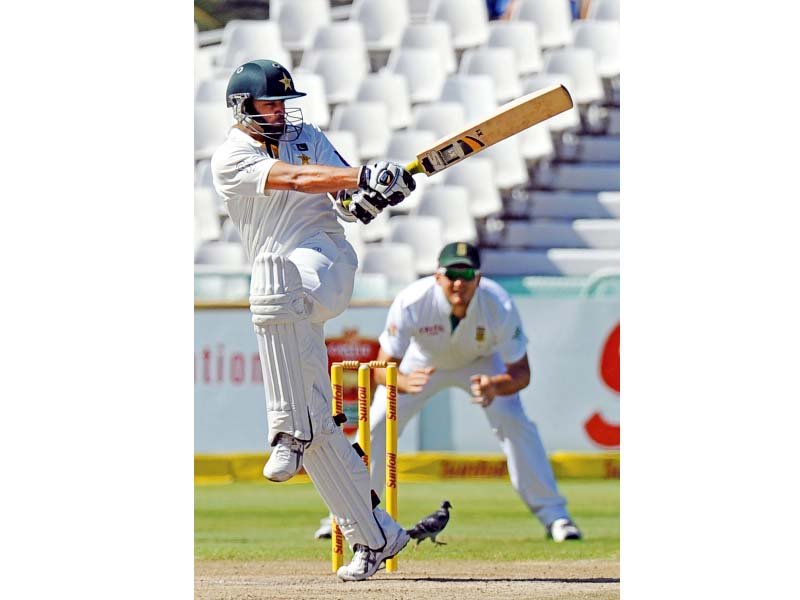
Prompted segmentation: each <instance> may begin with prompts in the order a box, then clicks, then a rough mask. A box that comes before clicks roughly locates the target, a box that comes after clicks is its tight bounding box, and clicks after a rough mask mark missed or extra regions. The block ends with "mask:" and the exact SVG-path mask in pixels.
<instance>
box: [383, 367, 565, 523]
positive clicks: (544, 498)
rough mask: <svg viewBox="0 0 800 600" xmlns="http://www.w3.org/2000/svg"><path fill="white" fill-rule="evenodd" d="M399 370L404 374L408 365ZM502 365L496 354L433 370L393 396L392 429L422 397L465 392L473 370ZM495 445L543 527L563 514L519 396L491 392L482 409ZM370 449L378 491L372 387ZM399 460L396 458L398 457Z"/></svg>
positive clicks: (467, 405)
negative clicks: (418, 386) (418, 387)
mask: <svg viewBox="0 0 800 600" xmlns="http://www.w3.org/2000/svg"><path fill="white" fill-rule="evenodd" d="M404 366H405V365H403V364H402V363H401V365H400V370H401V371H402V372H404V373H406V372H409V371H410V370H411V369H408V371H407V370H406V369H404V368H403V367H404ZM505 370H506V369H505V365H504V364H503V361H502V360H501V359H500V357H499V355H497V354H495V355H493V356H489V357H485V358H483V359H480V360H477V361H475V362H473V363H471V364H469V365H467V366H466V367H462V368H461V369H455V370H441V369H437V370H436V371H434V372H433V374H432V375H431V376H430V381H428V383H427V384H426V385H425V388H424V389H423V390H422V392H420V393H418V394H398V395H397V431H398V435H399V434H400V433H402V431H403V429H404V428H405V426H406V424H407V423H408V422H409V421H410V420H411V418H412V417H413V416H414V415H416V414H417V413H418V412H420V411H421V410H422V408H423V407H424V406H425V404H426V403H427V402H428V400H429V399H430V398H431V397H432V396H434V395H435V394H437V393H438V392H440V391H442V390H444V389H446V388H452V387H455V388H460V389H462V390H464V391H465V392H467V393H468V394H469V393H470V389H469V386H470V377H471V376H472V375H477V374H487V375H497V374H500V373H505ZM464 403H465V405H464V406H460V407H459V408H458V409H457V410H476V409H479V408H480V407H478V406H477V405H474V404H471V403H469V400H468V399H465V400H464ZM483 411H484V414H485V415H486V418H487V419H488V421H489V426H490V427H491V428H492V431H493V432H494V434H495V436H497V439H498V440H499V441H500V447H501V448H502V449H503V453H504V454H505V455H506V460H507V463H508V474H509V477H510V479H511V485H512V486H513V487H514V489H515V490H516V491H517V493H518V494H519V496H520V498H522V501H523V502H524V503H525V504H526V505H527V506H528V508H530V510H531V512H532V513H533V514H534V515H536V517H537V518H538V519H539V520H540V521H541V522H542V525H544V526H545V527H547V526H549V525H550V524H551V523H552V522H553V521H555V520H556V519H560V518H569V514H568V513H567V509H566V500H565V499H564V497H563V496H561V495H559V493H558V488H557V486H556V481H555V477H554V476H553V470H552V468H551V467H550V461H549V460H548V458H547V453H546V452H545V450H544V447H543V446H542V440H541V439H540V438H539V431H538V430H537V428H536V425H535V424H534V423H533V422H532V421H531V420H530V419H529V418H528V416H527V415H526V414H525V411H524V409H523V408H522V403H521V402H520V398H519V394H512V395H510V396H496V397H495V399H494V401H493V402H492V403H491V404H490V405H489V406H487V407H486V408H483ZM369 418H370V432H371V442H370V445H371V448H372V453H371V456H370V466H371V468H372V474H371V482H372V489H374V490H375V491H376V492H377V493H378V494H379V495H383V492H384V485H385V478H386V456H385V454H384V452H383V449H384V448H385V447H386V388H385V387H384V386H382V385H379V386H377V388H376V390H375V397H374V398H373V401H372V408H371V409H370V416H369ZM399 460H402V458H400V459H399Z"/></svg>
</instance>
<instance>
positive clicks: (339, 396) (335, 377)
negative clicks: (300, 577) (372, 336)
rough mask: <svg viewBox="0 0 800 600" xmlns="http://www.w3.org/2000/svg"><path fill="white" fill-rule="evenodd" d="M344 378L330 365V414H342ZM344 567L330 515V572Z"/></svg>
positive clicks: (341, 538) (339, 533) (338, 534)
mask: <svg viewBox="0 0 800 600" xmlns="http://www.w3.org/2000/svg"><path fill="white" fill-rule="evenodd" d="M343 384H344V377H343V369H342V365H341V363H333V364H332V365H331V391H332V392H333V401H332V402H331V413H333V414H334V415H338V414H340V413H343V412H344V387H343ZM342 565H344V536H343V535H342V531H341V530H340V529H339V525H338V524H337V523H336V519H334V518H333V515H331V570H332V571H333V572H334V573H335V572H336V571H338V570H339V567H341V566H342Z"/></svg>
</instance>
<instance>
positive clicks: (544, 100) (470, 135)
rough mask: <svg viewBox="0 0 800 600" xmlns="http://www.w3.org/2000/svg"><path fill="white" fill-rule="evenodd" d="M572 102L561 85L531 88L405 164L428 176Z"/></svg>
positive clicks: (523, 128) (567, 106) (563, 109)
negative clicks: (531, 90) (528, 92)
mask: <svg viewBox="0 0 800 600" xmlns="http://www.w3.org/2000/svg"><path fill="white" fill-rule="evenodd" d="M572 106H573V103H572V97H571V96H570V95H569V92H568V91H567V88H565V87H564V86H563V85H554V86H550V87H547V88H544V89H541V90H538V91H535V92H531V93H530V94H526V95H525V96H522V97H521V98H517V99H516V100H512V101H511V102H508V103H507V104H504V105H503V106H501V107H500V108H498V109H497V110H496V111H495V112H494V113H493V114H491V115H490V116H488V117H486V118H484V119H481V120H480V121H478V122H475V123H472V124H470V125H469V126H468V127H465V128H464V129H463V130H462V131H459V132H458V133H455V134H452V135H448V136H446V137H443V138H442V139H440V140H439V141H437V142H436V143H435V144H434V145H433V146H431V147H430V148H428V149H426V150H423V151H422V152H420V153H419V154H417V159H416V160H415V161H412V162H411V163H409V165H408V166H407V167H406V168H407V170H408V171H410V172H411V173H425V174H426V175H427V176H428V177H430V176H431V175H433V174H434V173H438V172H439V171H443V170H444V169H446V168H448V167H450V166H452V165H454V164H456V163H458V162H461V161H462V160H464V159H465V158H467V157H469V156H473V155H475V154H477V153H478V152H481V151H482V150H485V149H486V148H488V147H489V146H492V145H494V144H496V143H497V142H501V141H503V140H504V139H506V138H509V137H511V136H512V135H514V134H517V133H519V132H520V131H523V130H525V129H527V128H528V127H533V126H534V125H536V124H537V123H541V122H542V121H546V120H547V119H549V118H550V117H554V116H556V115H557V114H560V113H562V112H564V111H565V110H569V109H570V108H572Z"/></svg>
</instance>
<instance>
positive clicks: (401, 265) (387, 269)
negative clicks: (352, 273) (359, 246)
mask: <svg viewBox="0 0 800 600" xmlns="http://www.w3.org/2000/svg"><path fill="white" fill-rule="evenodd" d="M359 271H360V272H361V273H382V274H383V275H385V276H386V280H387V283H388V293H389V297H393V296H394V295H396V294H397V292H399V291H400V290H401V289H403V288H404V287H406V286H407V285H408V284H410V283H413V282H414V281H415V280H416V279H417V273H416V272H415V271H414V249H413V248H412V247H411V246H410V245H408V244H400V243H393V244H390V243H383V244H368V245H367V246H365V247H364V256H363V257H362V260H361V263H360V266H359Z"/></svg>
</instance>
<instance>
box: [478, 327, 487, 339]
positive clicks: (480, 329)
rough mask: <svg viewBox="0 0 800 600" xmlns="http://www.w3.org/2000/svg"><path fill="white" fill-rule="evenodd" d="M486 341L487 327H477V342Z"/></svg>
mask: <svg viewBox="0 0 800 600" xmlns="http://www.w3.org/2000/svg"><path fill="white" fill-rule="evenodd" d="M485 339H486V328H485V327H476V328H475V341H476V342H482V341H483V340H485Z"/></svg>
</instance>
